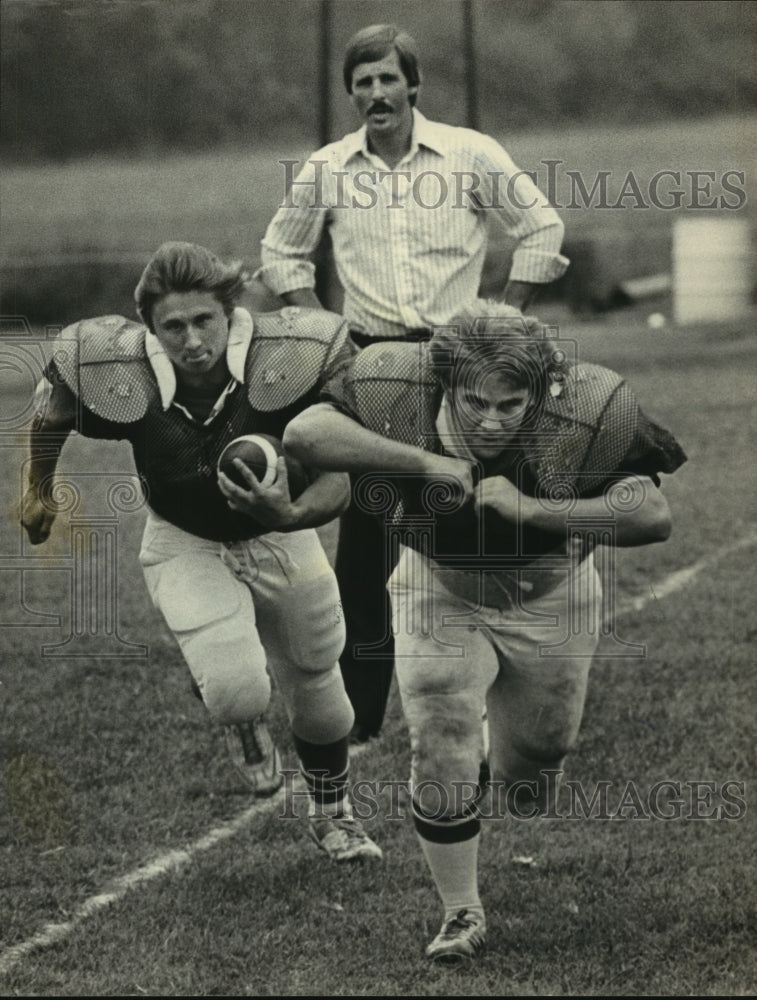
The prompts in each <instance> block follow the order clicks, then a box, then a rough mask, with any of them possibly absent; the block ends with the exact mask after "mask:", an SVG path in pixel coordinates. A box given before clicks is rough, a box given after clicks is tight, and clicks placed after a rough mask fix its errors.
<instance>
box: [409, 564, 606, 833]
mask: <svg viewBox="0 0 757 1000" xmlns="http://www.w3.org/2000/svg"><path fill="white" fill-rule="evenodd" d="M548 572H549V573H552V576H551V577H550V581H549V582H550V585H551V586H552V589H550V590H548V592H547V593H542V594H541V595H540V596H537V597H534V598H532V599H528V592H527V591H526V593H525V594H524V596H523V598H521V599H520V600H518V599H516V600H512V598H511V597H510V596H508V595H509V594H511V589H509V588H507V587H504V586H500V583H501V581H502V580H503V579H505V578H504V577H500V578H499V581H498V577H497V574H496V573H495V574H485V575H484V576H483V577H481V576H480V574H479V573H477V572H476V573H473V574H471V573H462V572H461V571H460V570H456V569H451V570H448V569H441V568H440V567H439V566H438V565H436V564H435V563H434V562H433V561H432V560H430V559H426V558H425V557H424V556H422V555H420V554H419V553H418V552H416V551H414V550H413V549H409V548H406V549H405V550H404V551H403V553H402V557H401V559H400V562H399V564H398V566H397V568H396V570H395V571H394V573H393V575H392V577H391V579H390V581H389V591H390V594H391V598H392V609H393V614H394V623H395V657H396V669H397V680H398V683H399V689H400V694H401V697H402V705H403V710H404V713H405V717H406V720H407V723H408V728H409V730H410V739H411V747H412V782H413V785H414V786H417V785H418V784H419V783H420V782H427V781H431V782H435V783H437V784H439V785H441V786H443V787H444V788H445V793H444V794H445V801H446V802H448V803H449V805H450V810H449V811H450V813H454V811H455V810H454V803H455V801H456V793H455V783H458V787H459V784H460V783H463V784H464V783H468V784H470V783H475V782H476V781H477V779H478V773H479V766H480V763H481V759H482V753H483V746H482V727H481V716H482V712H483V710H484V708H486V710H487V717H488V725H489V740H490V752H489V765H490V768H491V773H492V778H493V779H495V780H504V781H506V782H509V783H512V782H516V781H534V782H536V783H537V784H538V785H539V786H540V787H541V784H542V782H543V779H541V778H540V772H541V771H542V770H544V769H550V770H552V769H559V768H560V766H561V764H562V761H563V758H564V757H565V754H566V753H567V751H568V750H569V749H570V747H571V745H572V743H573V741H574V740H575V738H576V736H577V734H578V729H579V726H580V724H581V716H582V714H583V705H584V700H585V696H586V687H587V681H588V674H589V668H590V666H591V660H592V656H593V654H594V652H595V650H596V647H597V643H598V640H599V636H598V634H597V631H596V630H595V629H594V628H593V627H592V624H593V623H594V622H595V621H597V620H598V616H599V610H600V605H601V599H602V590H601V585H600V581H599V577H598V574H597V572H596V570H595V568H594V562H593V557H591V556H589V557H588V558H587V559H585V560H584V561H583V562H582V563H581V564H580V565H579V566H578V567H575V568H573V569H569V568H568V563H567V559H566V568H565V572H561V573H560V574H554V573H553V571H548ZM558 577H559V581H560V582H557V585H556V586H554V585H553V584H554V583H555V582H556V580H557V579H558ZM532 579H537V575H536V574H532ZM534 592H537V593H538V586H537V587H536V588H535V590H534ZM497 595H499V596H500V597H501V600H499V601H498V604H499V606H497V605H495V604H494V603H493V602H494V600H496V599H497ZM484 601H486V602H487V603H484ZM564 638H565V639H568V640H569V643H563V644H562V645H560V643H561V640H562V639H564ZM457 794H458V796H459V792H458V793H457Z"/></svg>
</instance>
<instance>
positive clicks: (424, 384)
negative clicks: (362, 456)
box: [344, 341, 441, 447]
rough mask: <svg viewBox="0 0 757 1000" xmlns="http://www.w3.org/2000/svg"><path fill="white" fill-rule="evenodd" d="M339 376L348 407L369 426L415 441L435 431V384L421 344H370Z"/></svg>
mask: <svg viewBox="0 0 757 1000" xmlns="http://www.w3.org/2000/svg"><path fill="white" fill-rule="evenodd" d="M344 381H345V385H344V392H345V400H346V402H347V405H348V408H349V409H350V410H351V411H352V412H353V413H354V414H355V416H356V417H357V419H358V420H359V421H360V423H362V424H363V426H365V427H367V428H368V429H369V430H372V431H375V432H376V433H377V434H382V435H383V436H384V437H391V438H393V439H394V440H396V441H402V442H404V443H405V444H414V445H416V446H417V447H423V446H424V444H425V443H426V442H427V440H428V439H429V438H431V439H433V438H434V437H435V433H436V432H435V417H436V406H437V405H438V393H439V392H440V391H441V384H440V382H439V380H438V379H437V378H436V376H435V375H434V374H433V372H432V371H431V370H430V369H429V366H428V345H427V344H416V343H403V342H401V341H397V342H390V343H384V344H371V345H370V346H369V347H366V348H365V349H364V350H363V351H361V352H360V354H358V356H357V357H356V358H355V360H354V361H353V362H352V365H351V366H350V369H349V371H348V372H347V374H346V376H345V380H344Z"/></svg>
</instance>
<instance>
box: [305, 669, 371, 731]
mask: <svg viewBox="0 0 757 1000" xmlns="http://www.w3.org/2000/svg"><path fill="white" fill-rule="evenodd" d="M292 680H293V685H292V688H293V689H292V695H291V701H292V704H291V719H290V721H291V726H292V730H293V731H294V732H295V733H296V734H297V736H299V737H300V738H301V739H303V740H307V741H308V742H310V743H318V744H323V743H333V742H334V741H336V740H339V739H341V738H342V737H343V736H346V735H347V733H349V731H350V729H352V724H353V722H354V721H355V713H354V711H353V709H352V705H351V704H350V700H349V698H348V697H347V694H346V692H345V690H344V683H343V681H342V675H341V672H340V670H339V667H338V666H337V664H333V665H332V667H331V670H329V671H326V672H324V673H319V674H313V673H307V672H305V671H304V670H301V671H298V672H297V675H296V676H295V677H293V678H292Z"/></svg>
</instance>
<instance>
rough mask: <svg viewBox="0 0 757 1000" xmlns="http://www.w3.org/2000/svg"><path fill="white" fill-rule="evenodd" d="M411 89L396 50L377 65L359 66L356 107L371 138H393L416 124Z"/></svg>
mask: <svg viewBox="0 0 757 1000" xmlns="http://www.w3.org/2000/svg"><path fill="white" fill-rule="evenodd" d="M417 90H418V88H417V87H409V86H408V83H407V78H406V77H405V74H404V73H403V72H402V68H401V66H400V61H399V57H398V55H397V53H396V52H395V50H394V49H392V51H391V52H390V53H389V54H388V55H386V56H384V58H383V59H379V60H378V61H377V62H366V63H358V65H357V66H356V67H355V68H354V70H353V71H352V91H351V96H352V103H353V104H354V105H355V107H356V108H357V111H358V114H359V115H360V118H361V119H362V120H363V121H364V122H365V124H366V126H367V129H368V134H369V135H379V134H390V133H392V132H395V131H399V130H401V129H404V128H407V126H408V125H409V124H410V123H411V122H412V108H411V105H410V95H411V94H415V93H416V92H417Z"/></svg>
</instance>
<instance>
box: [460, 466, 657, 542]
mask: <svg viewBox="0 0 757 1000" xmlns="http://www.w3.org/2000/svg"><path fill="white" fill-rule="evenodd" d="M475 502H476V506H477V507H478V508H481V507H489V508H491V509H492V510H494V511H496V512H497V513H498V514H499V515H500V517H502V518H504V519H505V520H507V521H511V522H513V523H515V524H521V525H523V526H529V527H532V528H538V529H541V530H542V531H548V532H550V533H554V534H556V535H563V536H564V534H565V531H566V529H567V519H568V516H570V518H571V522H572V525H578V524H581V523H583V524H584V525H585V527H586V530H587V531H591V530H593V529H594V528H595V527H596V525H597V524H599V523H602V522H604V523H606V521H607V518H608V516H611V517H612V518H613V522H614V524H615V544H616V545H619V546H624V547H630V546H633V545H649V544H650V543H652V542H664V541H665V540H666V539H667V538H668V537H669V535H670V530H671V523H670V509H669V507H668V502H667V500H666V499H665V497H664V496H663V494H662V493H661V492H660V490H659V489H658V488H657V487H656V486H655V484H654V483H653V482H652V480H651V479H649V478H648V477H647V476H628V477H626V478H625V479H620V480H619V481H618V482H616V483H613V484H612V486H609V487H608V488H607V490H605V493H604V496H600V497H586V498H582V499H578V500H576V501H575V503H574V504H573V505H572V506H571V508H570V510H569V511H568V510H567V509H566V506H565V504H562V503H560V504H554V505H550V503H549V501H548V500H546V499H544V498H539V499H537V498H536V497H530V496H526V495H525V494H524V493H521V492H520V490H518V488H517V487H516V486H514V485H513V484H512V483H511V482H510V480H509V479H505V478H504V476H491V477H490V478H488V479H482V480H481V482H480V483H479V484H478V486H477V487H476V501H475ZM579 518H580V519H581V520H580V521H579V520H578V519H579Z"/></svg>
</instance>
